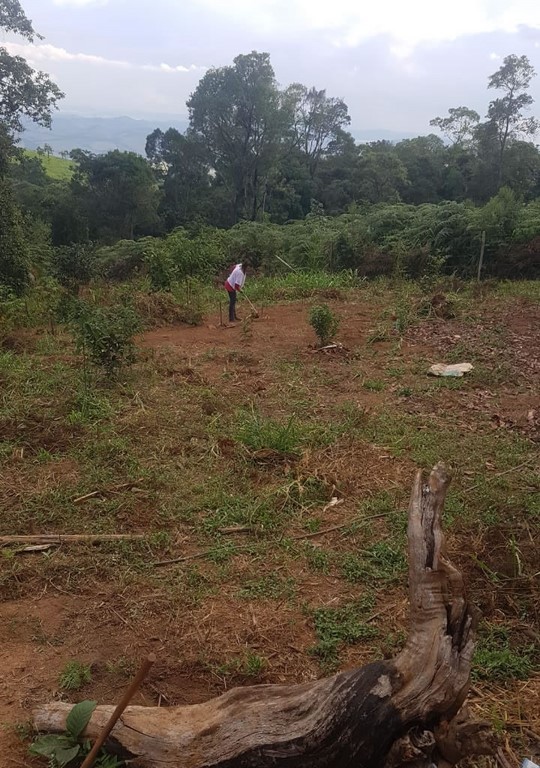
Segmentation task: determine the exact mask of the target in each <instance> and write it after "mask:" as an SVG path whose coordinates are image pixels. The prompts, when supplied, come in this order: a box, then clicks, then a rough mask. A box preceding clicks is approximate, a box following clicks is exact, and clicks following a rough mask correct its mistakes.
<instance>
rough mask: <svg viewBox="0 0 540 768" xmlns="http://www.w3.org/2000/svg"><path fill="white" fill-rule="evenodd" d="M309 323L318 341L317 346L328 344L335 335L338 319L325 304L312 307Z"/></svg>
mask: <svg viewBox="0 0 540 768" xmlns="http://www.w3.org/2000/svg"><path fill="white" fill-rule="evenodd" d="M309 322H310V323H311V326H312V328H313V330H314V331H315V333H316V334H317V338H318V340H319V346H321V347H324V346H325V345H326V344H329V343H330V342H331V341H332V339H333V338H334V336H335V335H336V333H337V331H338V328H339V323H340V319H339V317H337V315H335V314H334V313H333V312H332V311H331V310H330V307H328V305H327V304H321V305H317V306H315V307H312V309H311V312H310V316H309Z"/></svg>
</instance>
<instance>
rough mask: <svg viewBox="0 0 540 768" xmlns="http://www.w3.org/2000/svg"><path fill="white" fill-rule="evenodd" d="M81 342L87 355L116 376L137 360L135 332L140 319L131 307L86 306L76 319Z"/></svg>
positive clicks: (75, 328)
mask: <svg viewBox="0 0 540 768" xmlns="http://www.w3.org/2000/svg"><path fill="white" fill-rule="evenodd" d="M73 328H74V331H75V337H76V339H77V346H78V348H79V349H80V350H81V351H82V353H83V355H84V356H85V358H86V357H88V358H89V359H90V360H91V361H92V362H93V363H94V364H95V365H97V366H99V367H101V368H103V370H104V371H105V373H106V375H107V376H108V377H109V378H114V377H115V376H116V375H117V374H118V371H119V370H120V368H121V367H122V366H124V365H128V364H130V363H132V362H133V360H134V349H135V345H134V342H133V336H134V335H135V333H136V332H137V331H138V330H139V328H140V321H139V318H138V316H137V315H136V314H135V312H134V311H133V310H132V309H130V308H129V307H106V308H101V307H89V306H85V307H84V308H83V311H82V312H81V314H80V316H79V317H77V318H76V319H75V320H74V322H73Z"/></svg>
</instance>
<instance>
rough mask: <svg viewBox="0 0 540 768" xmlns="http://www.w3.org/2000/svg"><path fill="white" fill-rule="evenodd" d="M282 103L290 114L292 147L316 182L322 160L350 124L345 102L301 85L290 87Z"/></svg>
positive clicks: (296, 84) (295, 84)
mask: <svg viewBox="0 0 540 768" xmlns="http://www.w3.org/2000/svg"><path fill="white" fill-rule="evenodd" d="M283 101H284V106H285V109H286V110H288V111H289V113H290V115H289V119H290V121H291V138H292V143H293V146H294V147H297V148H298V149H300V151H301V152H302V153H303V156H304V157H305V160H306V164H307V167H308V169H309V174H310V176H311V178H313V177H314V176H315V174H316V172H317V168H318V166H319V163H320V160H321V158H322V157H323V156H324V155H325V154H326V153H328V152H329V151H331V147H332V142H335V141H336V140H337V138H338V136H339V134H340V133H341V132H342V131H343V129H344V128H345V126H347V125H349V123H350V122H351V118H350V117H349V110H348V107H347V105H346V104H345V102H344V101H343V100H342V99H336V98H330V97H329V96H327V95H326V91H325V90H322V91H319V90H317V89H316V88H306V86H305V85H302V84H301V83H293V84H292V85H290V86H289V87H288V88H287V90H286V91H285V93H284V94H283Z"/></svg>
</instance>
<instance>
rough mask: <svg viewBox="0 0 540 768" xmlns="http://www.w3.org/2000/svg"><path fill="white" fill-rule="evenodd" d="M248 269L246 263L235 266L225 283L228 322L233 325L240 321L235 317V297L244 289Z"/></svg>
mask: <svg viewBox="0 0 540 768" xmlns="http://www.w3.org/2000/svg"><path fill="white" fill-rule="evenodd" d="M247 268H248V263H247V261H243V262H242V263H241V264H237V265H236V266H235V268H234V269H233V271H232V272H231V274H230V275H229V277H228V278H227V280H226V281H225V290H226V291H227V293H228V294H229V322H230V323H234V322H235V320H240V318H239V317H237V316H236V295H237V293H238V292H239V291H241V290H242V288H243V287H244V283H245V282H246V272H247Z"/></svg>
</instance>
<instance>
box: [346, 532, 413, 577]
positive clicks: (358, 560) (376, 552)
mask: <svg viewBox="0 0 540 768" xmlns="http://www.w3.org/2000/svg"><path fill="white" fill-rule="evenodd" d="M406 567H407V559H406V557H405V554H404V552H402V551H401V550H400V549H398V548H397V546H396V545H395V544H392V543H390V542H387V541H378V542H376V543H375V544H373V546H371V547H370V548H369V549H366V550H363V551H362V553H361V554H356V553H354V552H349V553H347V554H345V555H343V558H342V561H341V573H342V575H343V578H345V579H346V580H347V581H350V582H353V583H355V582H361V583H369V582H373V581H384V582H387V583H390V582H396V581H400V580H401V579H402V577H403V573H404V571H405V570H406Z"/></svg>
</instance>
